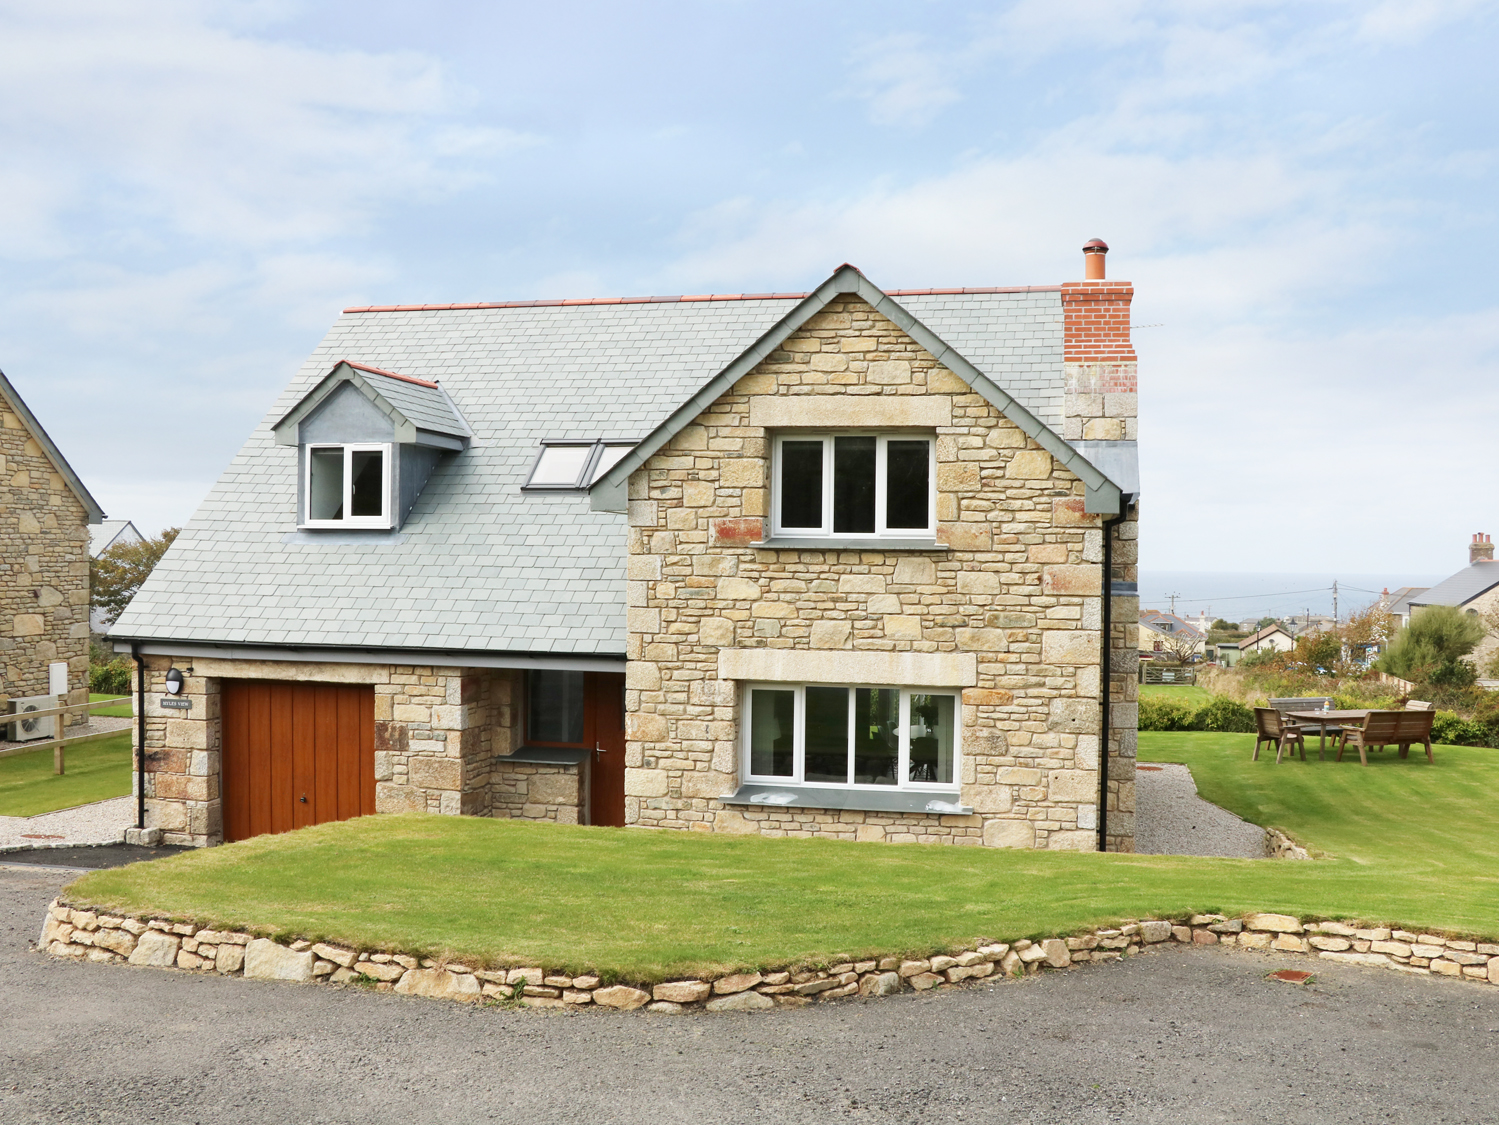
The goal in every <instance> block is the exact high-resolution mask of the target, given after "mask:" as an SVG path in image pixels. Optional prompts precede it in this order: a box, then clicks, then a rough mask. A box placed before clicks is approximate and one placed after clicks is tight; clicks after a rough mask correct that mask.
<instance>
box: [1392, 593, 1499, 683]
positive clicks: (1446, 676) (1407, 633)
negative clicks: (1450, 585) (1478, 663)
mask: <svg viewBox="0 0 1499 1125" xmlns="http://www.w3.org/2000/svg"><path fill="white" fill-rule="evenodd" d="M1487 632H1488V630H1487V629H1486V628H1485V626H1484V622H1483V619H1482V618H1480V617H1478V616H1477V615H1476V614H1468V613H1464V612H1463V611H1462V610H1460V609H1458V608H1457V607H1456V606H1450V605H1434V606H1428V607H1426V608H1425V609H1422V610H1418V611H1417V612H1416V613H1415V614H1413V615H1412V617H1411V623H1410V624H1409V625H1407V626H1406V627H1405V628H1404V629H1402V630H1400V632H1398V633H1396V634H1395V637H1394V639H1393V640H1392V641H1390V647H1389V648H1388V649H1386V650H1385V654H1384V655H1383V656H1382V657H1380V658H1379V663H1378V665H1377V667H1378V668H1379V670H1380V671H1381V672H1388V673H1390V675H1392V676H1399V677H1400V678H1401V679H1404V680H1410V681H1411V682H1412V683H1416V684H1438V685H1440V686H1443V687H1466V686H1467V685H1469V684H1471V683H1472V682H1473V681H1474V680H1475V679H1477V677H1478V673H1477V670H1476V669H1475V668H1474V667H1473V665H1472V664H1470V663H1469V662H1467V661H1466V660H1464V659H1463V657H1465V656H1467V655H1468V654H1469V653H1470V652H1472V651H1473V649H1474V648H1476V647H1477V646H1478V642H1479V641H1481V640H1483V638H1484V636H1485V635H1486V634H1487Z"/></svg>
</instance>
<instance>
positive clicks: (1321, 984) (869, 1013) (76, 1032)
mask: <svg viewBox="0 0 1499 1125" xmlns="http://www.w3.org/2000/svg"><path fill="white" fill-rule="evenodd" d="M69 878H71V873H67V872H58V871H55V870H47V869H44V868H36V867H32V868H20V867H0V980H3V981H4V989H3V993H0V996H3V1001H4V1003H3V1008H0V1012H3V1016H0V1027H3V1032H4V1033H3V1036H0V1122H5V1123H7V1125H8V1123H10V1122H36V1123H46V1125H56V1123H57V1122H60V1121H67V1122H70V1123H72V1122H82V1123H89V1122H109V1123H121V1125H123V1123H127V1122H128V1123H132V1125H133V1123H138V1122H144V1121H150V1122H153V1123H155V1125H186V1123H203V1125H207V1123H210V1122H215V1123H216V1122H225V1121H233V1122H236V1123H244V1125H254V1123H259V1122H276V1123H284V1122H297V1123H299V1125H313V1123H325V1122H326V1123H333V1122H378V1123H383V1122H403V1123H404V1122H411V1123H423V1122H442V1123H444V1125H451V1123H456V1122H463V1123H467V1122H473V1121H499V1122H526V1123H547V1125H552V1123H565V1122H580V1123H583V1122H587V1123H590V1125H593V1123H600V1122H608V1123H613V1122H625V1123H631V1122H640V1123H648V1125H674V1123H678V1122H681V1123H688V1122H691V1123H700V1122H727V1121H732V1120H753V1121H757V1122H768V1123H774V1125H780V1123H782V1122H788V1123H794V1122H816V1123H818V1125H823V1123H826V1122H828V1121H860V1122H877V1123H886V1122H888V1123H892V1125H895V1123H899V1125H912V1123H925V1122H967V1121H972V1122H986V1123H989V1122H996V1123H1008V1122H1035V1123H1061V1122H1066V1123H1069V1125H1072V1123H1076V1125H1105V1123H1108V1125H1134V1123H1140V1125H1175V1123H1178V1122H1180V1123H1184V1125H1186V1123H1190V1125H1202V1123H1208V1122H1235V1123H1239V1122H1258V1121H1273V1122H1275V1123H1276V1125H1301V1123H1306V1125H1329V1123H1344V1122H1350V1123H1352V1122H1357V1123H1363V1122H1370V1123H1372V1122H1381V1123H1383V1122H1390V1121H1409V1122H1419V1123H1421V1125H1427V1123H1447V1122H1451V1123H1462V1125H1476V1123H1479V1122H1488V1123H1491V1122H1495V1121H1499V1081H1496V1080H1495V1078H1494V1075H1495V1073H1496V1064H1499V995H1496V992H1499V990H1494V989H1479V988H1477V987H1474V986H1466V985H1463V984H1461V983H1457V982H1450V981H1440V980H1429V979H1412V978H1409V977H1403V976H1398V975H1396V974H1394V973H1390V972H1387V971H1380V970H1375V969H1362V968H1358V967H1354V966H1346V965H1328V966H1326V967H1325V969H1322V968H1319V972H1318V975H1317V979H1316V981H1315V982H1314V983H1313V984H1311V985H1309V986H1304V987H1296V986H1292V985H1285V984H1280V983H1273V982H1269V981H1266V980H1265V979H1264V975H1265V974H1266V973H1267V972H1269V971H1271V970H1273V969H1275V968H1280V967H1306V964H1307V963H1306V961H1305V960H1304V959H1302V958H1278V957H1272V956H1266V955H1262V954H1255V953H1248V952H1228V951H1224V950H1216V949H1208V948H1177V949H1173V950H1170V951H1169V952H1163V953H1158V954H1149V955H1145V956H1141V957H1137V958H1134V959H1132V960H1130V961H1126V962H1122V963H1119V964H1112V965H1099V966H1095V967H1092V968H1087V969H1081V970H1077V971H1073V972H1067V973H1059V974H1055V975H1051V976H1045V977H1040V978H1032V979H1029V980H1025V981H1021V982H1008V983H1002V984H1000V985H998V986H982V987H979V988H974V989H971V990H965V991H955V992H951V993H947V994H944V995H933V994H930V993H928V994H921V995H906V996H899V997H895V998H891V999H887V1000H880V1001H869V1002H861V1001H845V1002H840V1003H836V1004H828V1005H820V1006H817V1007H813V1008H808V1009H804V1010H800V1011H796V1010H781V1011H772V1012H765V1013H755V1014H731V1015H717V1016H713V1015H706V1014H704V1015H696V1016H687V1017H674V1016H652V1015H648V1014H645V1013H631V1014H627V1015H621V1014H609V1013H579V1014H575V1015H574V1014H562V1013H553V1012H507V1011H499V1010H476V1009H473V1008H468V1007H461V1006H459V1005H455V1004H449V1003H446V1002H441V1001H430V1000H415V999H409V998H406V997H400V996H395V995H392V994H388V993H385V994H380V993H369V992H364V991H361V990H357V989H348V990H343V991H340V990H335V989H332V988H328V987H322V986H306V985H281V984H268V983H261V982H255V981H244V980H229V979H223V978H215V977H204V976H197V975H189V974H186V973H173V972H164V971H161V970H157V969H139V968H127V967H119V966H108V965H91V964H77V963H71V962H67V963H65V962H60V961H54V960H52V959H50V958H47V957H44V956H42V955H41V954H38V953H36V952H34V951H33V950H31V949H30V948H29V946H30V943H31V942H32V941H34V940H35V938H36V933H37V930H38V929H39V927H40V924H41V918H42V913H43V910H44V908H45V906H46V904H47V902H48V900H50V899H51V898H52V896H53V895H54V894H55V893H56V891H57V889H58V887H60V886H61V885H62V884H63V883H64V882H66V881H67V879H69Z"/></svg>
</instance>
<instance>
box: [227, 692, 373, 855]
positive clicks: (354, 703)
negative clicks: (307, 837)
mask: <svg viewBox="0 0 1499 1125" xmlns="http://www.w3.org/2000/svg"><path fill="white" fill-rule="evenodd" d="M220 712H221V714H222V716H223V731H224V742H223V766H222V769H223V772H222V796H223V803H224V839H225V840H226V841H232V840H243V839H246V838H248V837H250V836H259V835H261V834H262V833H265V832H288V831H290V830H291V829H293V828H305V827H307V826H308V825H310V824H321V823H323V822H324V821H328V820H348V819H349V818H350V817H355V816H363V815H366V814H369V813H373V812H374V811H375V689H374V688H373V687H369V686H366V685H360V684H302V683H281V682H279V681H274V680H225V681H224V682H223V688H222V695H221V698H220Z"/></svg>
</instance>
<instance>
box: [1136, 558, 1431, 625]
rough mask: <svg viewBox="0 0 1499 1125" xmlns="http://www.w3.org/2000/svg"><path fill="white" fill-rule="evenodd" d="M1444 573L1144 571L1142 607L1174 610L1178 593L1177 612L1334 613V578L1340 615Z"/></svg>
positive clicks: (1241, 617) (1232, 616) (1231, 615)
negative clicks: (1174, 595)
mask: <svg viewBox="0 0 1499 1125" xmlns="http://www.w3.org/2000/svg"><path fill="white" fill-rule="evenodd" d="M1447 577H1448V575H1446V574H1411V573H1407V572H1404V571H1389V572H1382V573H1372V574H1370V573H1355V572H1342V573H1333V572H1320V571H1287V572H1284V573H1277V574H1246V573H1239V572H1234V571H1189V570H1147V569H1145V568H1143V567H1142V568H1141V570H1140V584H1139V589H1140V608H1141V609H1142V610H1144V609H1155V610H1166V611H1169V610H1170V609H1171V597H1170V595H1172V594H1176V595H1178V597H1177V598H1176V612H1177V613H1178V614H1180V615H1182V616H1184V617H1196V616H1197V614H1198V612H1199V611H1205V612H1207V613H1208V615H1209V616H1210V617H1213V618H1220V617H1221V618H1223V619H1224V620H1226V621H1247V620H1249V619H1251V618H1260V617H1289V616H1291V615H1293V614H1294V615H1296V616H1300V615H1302V614H1305V613H1307V612H1311V613H1313V614H1331V613H1332V612H1333V583H1334V582H1336V583H1337V586H1338V604H1337V611H1338V617H1339V619H1340V620H1346V619H1347V617H1348V615H1349V613H1351V612H1355V611H1357V610H1360V609H1363V608H1365V607H1366V606H1369V605H1372V604H1373V603H1374V602H1376V601H1378V600H1379V597H1380V594H1381V592H1382V591H1384V590H1386V589H1388V590H1396V589H1399V588H1400V587H1401V586H1427V587H1430V586H1435V585H1436V584H1437V583H1438V582H1440V581H1442V580H1443V579H1444V578H1447Z"/></svg>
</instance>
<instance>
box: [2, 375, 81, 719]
mask: <svg viewBox="0 0 1499 1125" xmlns="http://www.w3.org/2000/svg"><path fill="white" fill-rule="evenodd" d="M88 602H89V574H88V513H87V512H86V510H85V509H84V507H83V504H82V502H81V501H79V499H78V497H77V496H76V495H75V494H74V493H73V491H72V490H71V489H70V488H68V486H67V484H66V482H65V481H64V480H63V478H62V474H61V473H59V472H58V471H57V469H56V466H54V465H53V464H52V462H51V461H50V460H48V458H47V455H46V453H45V452H44V451H43V449H42V447H41V445H40V444H38V442H37V440H36V439H35V438H34V437H32V436H31V432H30V431H29V430H27V429H26V427H25V425H24V424H23V423H22V421H21V418H20V416H19V415H17V414H16V413H15V412H14V411H11V410H9V409H7V405H6V403H5V402H4V401H3V400H0V695H4V696H8V697H17V696H27V695H44V694H46V692H47V689H48V686H49V685H48V680H47V665H49V664H52V663H56V662H59V661H66V662H67V665H68V687H69V689H70V690H69V692H68V702H69V703H87V702H88V641H89V628H88V610H89V606H88ZM72 721H73V722H75V723H85V722H87V721H88V718H87V716H86V715H82V714H80V715H78V716H77V717H76V718H75V719H73V720H72Z"/></svg>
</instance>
